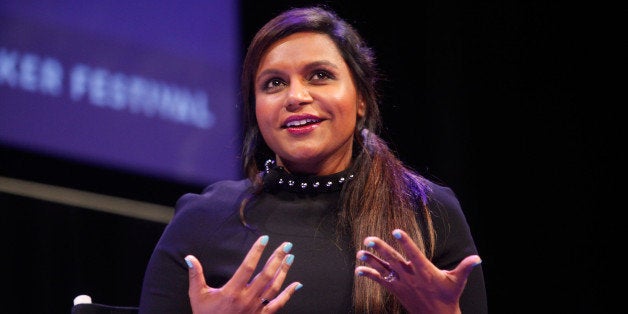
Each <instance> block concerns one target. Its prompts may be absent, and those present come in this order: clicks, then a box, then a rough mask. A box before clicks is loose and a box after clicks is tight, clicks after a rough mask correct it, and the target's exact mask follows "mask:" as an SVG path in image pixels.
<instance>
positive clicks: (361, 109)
mask: <svg viewBox="0 0 628 314" xmlns="http://www.w3.org/2000/svg"><path fill="white" fill-rule="evenodd" d="M357 114H358V117H359V118H362V117H364V115H366V104H365V103H364V100H362V98H359V99H358V104H357Z"/></svg>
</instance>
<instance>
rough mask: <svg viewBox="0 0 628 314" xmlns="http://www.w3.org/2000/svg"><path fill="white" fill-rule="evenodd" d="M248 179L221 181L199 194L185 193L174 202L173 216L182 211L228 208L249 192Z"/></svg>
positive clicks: (210, 185)
mask: <svg viewBox="0 0 628 314" xmlns="http://www.w3.org/2000/svg"><path fill="white" fill-rule="evenodd" d="M251 189H252V183H251V181H250V180H248V179H241V180H221V181H216V182H213V183H211V184H209V185H208V186H207V187H205V188H204V189H203V190H202V191H201V192H200V193H192V192H190V193H186V194H184V195H182V196H181V197H180V198H179V199H178V200H177V202H176V205H175V214H176V213H177V212H179V211H182V210H184V209H203V210H207V209H212V208H230V207H232V206H233V205H235V204H239V202H240V201H241V200H242V198H243V197H244V195H246V194H248V193H250V192H251Z"/></svg>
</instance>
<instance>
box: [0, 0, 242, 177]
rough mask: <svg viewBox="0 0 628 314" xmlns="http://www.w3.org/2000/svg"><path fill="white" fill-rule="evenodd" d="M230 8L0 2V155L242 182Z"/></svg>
mask: <svg viewBox="0 0 628 314" xmlns="http://www.w3.org/2000/svg"><path fill="white" fill-rule="evenodd" d="M238 16H239V11H238V7H237V2H235V1H201V0H194V1H186V2H185V3H181V2H180V1H149V0H144V1H121V0H116V1H89V4H87V3H86V2H84V1H81V0H63V1H53V2H50V1H43V2H32V1H18V0H5V1H2V2H1V3H0V145H4V146H7V147H12V148H17V149H22V150H25V151H32V152H35V153H40V154H45V155H49V156H53V157H60V158H67V159H69V160H75V161H79V162H87V163H91V164H94V165H97V166H104V167H113V168H117V169H120V170H123V171H130V172H135V173H138V174H143V175H149V176H154V177H160V178H163V179H166V180H172V181H176V182H181V183H189V184H199V185H204V184H207V183H209V182H212V181H215V180H217V179H225V178H237V177H239V161H238V159H237V155H238V153H239V143H240V137H239V136H240V135H239V131H240V130H239V125H240V124H239V123H240V120H239V118H240V117H239V114H238V107H237V104H238V74H239V64H240V57H241V52H240V30H239V19H238Z"/></svg>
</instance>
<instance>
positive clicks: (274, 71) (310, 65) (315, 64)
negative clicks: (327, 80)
mask: <svg viewBox="0 0 628 314" xmlns="http://www.w3.org/2000/svg"><path fill="white" fill-rule="evenodd" d="M321 66H328V67H332V68H334V69H338V66H337V65H336V64H335V63H333V62H330V61H327V60H320V61H314V62H311V63H308V64H307V65H306V66H305V70H306V71H310V70H312V69H315V68H318V67H321ZM281 73H282V71H280V70H277V69H273V68H270V69H265V70H264V71H262V72H260V73H258V74H257V76H256V77H255V80H256V81H257V79H258V78H260V77H262V76H269V75H270V76H274V75H279V74H281Z"/></svg>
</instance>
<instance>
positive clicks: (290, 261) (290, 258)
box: [286, 254, 294, 265]
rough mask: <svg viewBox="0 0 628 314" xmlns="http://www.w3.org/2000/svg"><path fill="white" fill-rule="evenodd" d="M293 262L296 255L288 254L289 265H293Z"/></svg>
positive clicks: (287, 261) (287, 262)
mask: <svg viewBox="0 0 628 314" xmlns="http://www.w3.org/2000/svg"><path fill="white" fill-rule="evenodd" d="M292 262H294V255H292V254H290V255H288V257H287V258H286V264H288V265H292Z"/></svg>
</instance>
